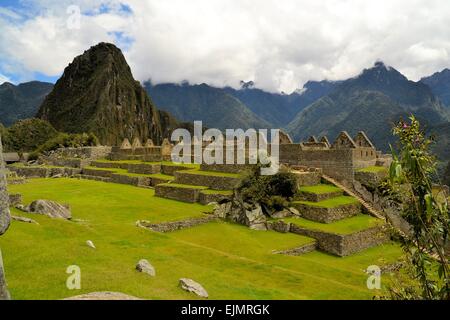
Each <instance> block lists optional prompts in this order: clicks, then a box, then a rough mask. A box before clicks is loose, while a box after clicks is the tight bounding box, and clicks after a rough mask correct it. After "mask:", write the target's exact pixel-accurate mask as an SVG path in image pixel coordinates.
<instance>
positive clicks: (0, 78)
mask: <svg viewBox="0 0 450 320" xmlns="http://www.w3.org/2000/svg"><path fill="white" fill-rule="evenodd" d="M5 82H11V80H10V79H9V78H8V77H7V76H4V75H2V74H1V73H0V84H3V83H5Z"/></svg>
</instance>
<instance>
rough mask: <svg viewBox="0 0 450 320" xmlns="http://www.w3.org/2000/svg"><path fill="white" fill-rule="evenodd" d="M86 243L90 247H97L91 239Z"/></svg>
mask: <svg viewBox="0 0 450 320" xmlns="http://www.w3.org/2000/svg"><path fill="white" fill-rule="evenodd" d="M86 244H87V246H88V247H91V248H92V249H96V248H95V245H94V243H93V242H92V241H91V240H88V241H86Z"/></svg>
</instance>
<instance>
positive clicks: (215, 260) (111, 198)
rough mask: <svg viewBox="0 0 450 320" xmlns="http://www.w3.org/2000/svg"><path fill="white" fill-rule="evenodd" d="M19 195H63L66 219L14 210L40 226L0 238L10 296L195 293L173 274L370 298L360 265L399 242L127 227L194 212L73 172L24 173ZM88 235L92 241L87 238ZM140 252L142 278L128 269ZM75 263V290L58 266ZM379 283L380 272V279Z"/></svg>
mask: <svg viewBox="0 0 450 320" xmlns="http://www.w3.org/2000/svg"><path fill="white" fill-rule="evenodd" d="M9 189H10V192H12V193H21V194H22V195H23V196H24V202H25V203H29V202H30V201H32V200H35V199H50V200H55V201H59V202H62V203H69V204H70V205H71V207H72V213H73V218H74V220H73V221H63V220H52V219H49V218H47V217H44V216H39V215H29V214H24V213H21V212H18V211H13V213H14V214H15V215H23V216H27V217H31V218H33V219H35V220H37V221H38V222H39V225H34V224H27V223H20V222H16V221H13V222H12V225H11V228H10V229H9V230H8V232H7V233H6V234H4V235H3V236H2V237H0V247H1V248H2V253H3V258H4V264H5V270H6V277H7V280H8V285H9V289H10V291H11V293H12V296H13V298H14V299H60V298H65V297H68V296H73V295H78V294H83V293H88V292H94V291H119V292H124V293H126V294H131V295H134V296H138V297H141V298H147V299H196V296H195V295H192V294H189V293H187V292H184V291H183V290H181V289H180V288H179V287H178V279H179V278H181V277H188V278H192V279H194V280H196V281H198V282H200V283H201V284H202V285H203V286H204V287H205V288H206V290H207V291H208V293H209V294H210V299H225V300H229V299H371V298H372V296H373V295H374V294H379V293H380V292H379V291H378V292H376V293H375V292H373V291H370V290H368V289H367V287H366V280H367V275H366V274H365V273H364V270H365V269H366V268H367V266H369V265H383V264H386V263H390V262H393V261H395V260H396V259H397V258H398V257H399V255H400V253H401V249H400V248H399V247H398V246H397V245H393V244H387V245H384V246H380V247H376V248H372V249H369V250H366V251H363V252H361V253H359V254H356V255H354V256H351V257H346V258H337V257H334V256H330V255H327V254H324V253H321V252H311V253H308V254H305V255H303V256H299V257H291V256H283V255H274V254H272V250H285V249H289V248H294V247H298V246H300V245H302V244H305V243H307V242H308V241H310V239H308V238H304V237H300V236H298V235H294V234H281V233H277V232H260V231H253V230H249V229H248V228H246V227H243V226H239V225H235V224H228V223H223V222H217V223H209V224H206V225H202V226H199V227H195V228H192V229H185V230H181V231H177V232H174V233H169V234H159V233H154V232H151V231H147V230H144V229H141V228H137V227H136V226H135V222H136V221H137V220H149V221H151V222H163V221H173V220H180V219H186V218H192V217H200V216H203V213H202V212H203V211H205V210H207V209H208V208H207V207H205V206H201V205H199V204H186V203H182V202H178V201H171V200H167V199H162V198H157V197H153V195H154V191H153V190H150V189H140V188H135V187H132V186H128V185H120V184H110V183H103V182H97V181H89V180H77V179H32V180H30V181H29V183H28V184H24V185H11V186H9ZM87 240H92V241H93V242H94V244H95V245H96V247H97V249H96V250H93V249H91V248H89V247H87V246H86V244H85V242H86V241H87ZM142 258H146V259H148V260H149V261H150V262H151V263H152V264H153V265H154V266H155V268H156V277H154V278H151V277H148V276H146V275H144V274H141V273H138V272H136V271H135V264H136V263H137V261H139V260H140V259H142ZM74 264H75V265H78V266H79V267H80V268H81V276H82V280H81V285H82V290H79V291H69V290H68V289H67V288H66V285H65V283H66V280H67V277H68V274H66V268H67V267H68V266H69V265H74ZM385 279H386V281H383V282H382V283H383V285H384V284H385V283H386V282H387V276H386V277H384V278H383V280H385Z"/></svg>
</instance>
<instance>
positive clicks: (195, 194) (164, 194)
mask: <svg viewBox="0 0 450 320" xmlns="http://www.w3.org/2000/svg"><path fill="white" fill-rule="evenodd" d="M206 189H207V187H199V186H192V185H185V184H178V183H163V184H159V185H157V186H156V187H155V196H157V197H160V198H166V199H171V200H178V201H182V202H189V203H194V202H198V201H199V198H200V192H201V191H202V190H206Z"/></svg>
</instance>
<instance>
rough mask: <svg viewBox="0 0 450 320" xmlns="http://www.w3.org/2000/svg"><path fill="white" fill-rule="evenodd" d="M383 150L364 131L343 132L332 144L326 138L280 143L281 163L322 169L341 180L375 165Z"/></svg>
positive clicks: (349, 179) (350, 179) (350, 178)
mask: <svg viewBox="0 0 450 320" xmlns="http://www.w3.org/2000/svg"><path fill="white" fill-rule="evenodd" d="M380 156H381V152H379V151H377V150H376V148H375V146H374V145H373V144H372V142H371V141H370V140H369V138H368V137H367V135H366V134H365V133H364V132H359V133H358V134H357V135H356V136H355V137H354V138H352V137H350V135H349V134H348V133H347V132H345V131H343V132H341V133H340V134H339V136H338V137H337V138H336V140H335V141H334V143H333V144H330V143H329V140H328V138H327V137H322V138H321V139H320V140H317V138H316V137H311V138H309V139H308V141H306V142H301V143H285V144H281V145H280V163H285V164H289V165H302V166H306V167H313V168H321V169H322V170H323V173H324V174H326V175H329V176H331V177H333V178H336V179H339V180H347V181H352V180H353V179H354V172H355V171H356V170H358V169H362V168H366V167H370V166H374V165H375V164H376V163H377V160H378V158H379V157H380Z"/></svg>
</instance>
